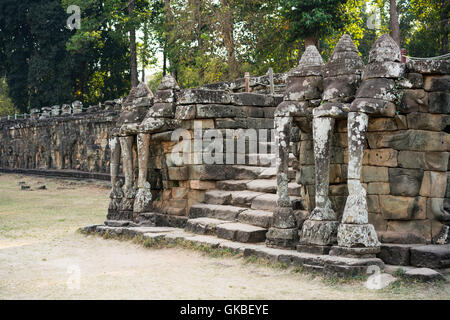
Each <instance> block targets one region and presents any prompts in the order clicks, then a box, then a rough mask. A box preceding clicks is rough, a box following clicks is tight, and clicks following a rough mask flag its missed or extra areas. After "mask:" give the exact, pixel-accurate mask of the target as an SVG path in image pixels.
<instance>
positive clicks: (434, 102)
mask: <svg viewBox="0 0 450 320" xmlns="http://www.w3.org/2000/svg"><path fill="white" fill-rule="evenodd" d="M428 97H429V98H428V104H429V112H431V113H443V114H450V93H448V92H430V93H429V94H428Z"/></svg>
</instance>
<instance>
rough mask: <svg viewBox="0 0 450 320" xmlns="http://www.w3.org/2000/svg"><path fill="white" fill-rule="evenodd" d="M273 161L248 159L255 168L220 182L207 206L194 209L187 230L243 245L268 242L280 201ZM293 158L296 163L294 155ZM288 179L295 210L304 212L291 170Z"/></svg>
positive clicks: (256, 157) (265, 156)
mask: <svg viewBox="0 0 450 320" xmlns="http://www.w3.org/2000/svg"><path fill="white" fill-rule="evenodd" d="M273 157H275V155H274V154H258V155H253V154H249V155H247V156H246V159H253V163H255V162H256V165H253V166H250V165H245V166H244V165H242V166H239V168H240V174H238V175H236V176H235V177H234V179H233V180H221V181H218V182H217V186H216V189H214V190H208V191H207V192H206V193H205V199H204V203H199V204H195V205H192V206H191V208H190V212H189V219H188V221H187V223H186V228H185V230H186V231H189V232H192V233H196V234H202V235H215V236H217V237H219V238H222V239H227V240H232V241H237V242H244V243H258V242H263V241H265V239H266V232H267V230H268V229H269V228H270V226H271V224H272V216H273V211H274V210H275V208H276V206H277V200H278V196H277V194H276V191H277V180H276V168H275V167H274V166H271V164H273V161H272V162H271V161H270V160H272V159H273ZM290 158H291V160H294V159H295V157H294V155H293V154H291V155H290ZM247 171H248V172H247ZM255 173H256V174H255ZM289 178H290V181H291V182H290V183H289V195H290V197H291V200H292V203H293V208H294V210H300V211H302V210H304V209H305V206H304V202H303V200H302V198H301V186H300V185H298V184H297V183H296V182H294V180H295V171H294V170H292V169H290V170H289ZM303 215H304V212H303Z"/></svg>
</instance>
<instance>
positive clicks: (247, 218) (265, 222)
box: [238, 210, 273, 228]
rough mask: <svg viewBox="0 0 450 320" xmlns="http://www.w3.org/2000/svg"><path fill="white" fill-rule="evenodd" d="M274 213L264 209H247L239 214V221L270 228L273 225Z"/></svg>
mask: <svg viewBox="0 0 450 320" xmlns="http://www.w3.org/2000/svg"><path fill="white" fill-rule="evenodd" d="M272 217H273V213H272V212H269V211H263V210H245V211H243V212H241V213H240V214H239V216H238V220H239V222H242V223H246V224H250V225H253V226H257V227H261V228H269V227H270V226H271V225H272Z"/></svg>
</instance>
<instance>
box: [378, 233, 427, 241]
mask: <svg viewBox="0 0 450 320" xmlns="http://www.w3.org/2000/svg"><path fill="white" fill-rule="evenodd" d="M377 234H378V239H379V240H380V241H381V242H382V243H389V244H417V243H420V244H425V243H426V240H425V238H423V237H421V236H420V235H416V234H414V233H413V232H394V231H378V232H377Z"/></svg>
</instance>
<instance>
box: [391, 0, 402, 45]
mask: <svg viewBox="0 0 450 320" xmlns="http://www.w3.org/2000/svg"><path fill="white" fill-rule="evenodd" d="M389 15H390V24H391V37H392V39H394V41H395V42H396V43H397V45H398V47H399V48H400V25H399V22H398V15H397V4H396V1H395V0H390V9H389Z"/></svg>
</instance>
